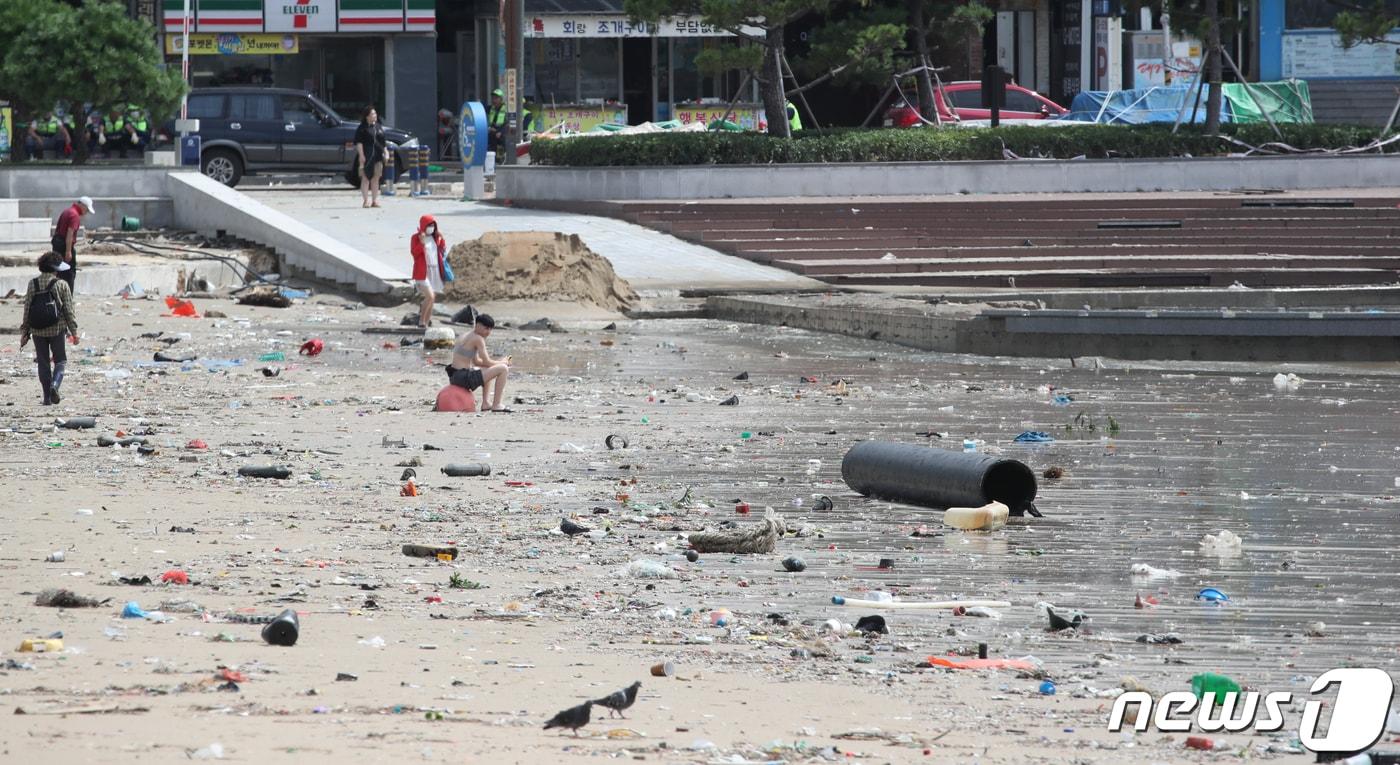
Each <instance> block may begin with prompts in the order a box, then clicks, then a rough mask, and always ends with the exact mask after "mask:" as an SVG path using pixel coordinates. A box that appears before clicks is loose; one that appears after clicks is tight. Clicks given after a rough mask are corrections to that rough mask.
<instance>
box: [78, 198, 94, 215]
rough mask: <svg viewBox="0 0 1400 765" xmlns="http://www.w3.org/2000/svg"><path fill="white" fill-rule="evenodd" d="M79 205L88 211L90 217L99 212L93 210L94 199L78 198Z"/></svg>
mask: <svg viewBox="0 0 1400 765" xmlns="http://www.w3.org/2000/svg"><path fill="white" fill-rule="evenodd" d="M78 204H80V205H82V206H83V208H84V209H86V210H87V211H88V215H91V214H93V213H95V212H97V211H96V210H94V209H92V197H78Z"/></svg>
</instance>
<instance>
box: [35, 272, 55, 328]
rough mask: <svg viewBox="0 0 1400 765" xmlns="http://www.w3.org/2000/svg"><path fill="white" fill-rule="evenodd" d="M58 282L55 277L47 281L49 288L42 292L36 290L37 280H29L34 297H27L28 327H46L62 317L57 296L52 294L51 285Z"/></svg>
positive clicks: (37, 286)
mask: <svg viewBox="0 0 1400 765" xmlns="http://www.w3.org/2000/svg"><path fill="white" fill-rule="evenodd" d="M57 282H58V280H57V279H55V280H54V281H52V282H49V288H48V289H46V290H44V291H43V292H37V291H36V290H37V289H38V288H39V280H38V279H35V280H34V281H32V282H30V285H31V288H30V291H31V292H34V297H32V298H30V299H29V328H30V329H48V328H49V327H52V326H54V325H55V324H57V323H58V321H59V319H61V318H63V314H62V312H60V310H59V307H58V298H57V297H55V296H54V294H53V286H54V284H56V283H57Z"/></svg>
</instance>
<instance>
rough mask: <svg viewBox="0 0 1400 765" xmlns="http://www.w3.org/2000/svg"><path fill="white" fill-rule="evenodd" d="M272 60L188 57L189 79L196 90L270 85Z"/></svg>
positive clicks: (270, 57)
mask: <svg viewBox="0 0 1400 765" xmlns="http://www.w3.org/2000/svg"><path fill="white" fill-rule="evenodd" d="M272 59H273V57H272V56H190V79H191V80H193V82H194V87H196V88H210V87H215V88H216V87H219V86H221V85H271V84H273V80H272Z"/></svg>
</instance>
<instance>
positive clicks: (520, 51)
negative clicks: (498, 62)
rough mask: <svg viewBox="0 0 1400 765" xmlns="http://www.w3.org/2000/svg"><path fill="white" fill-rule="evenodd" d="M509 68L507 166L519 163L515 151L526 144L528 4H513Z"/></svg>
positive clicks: (517, 0)
mask: <svg viewBox="0 0 1400 765" xmlns="http://www.w3.org/2000/svg"><path fill="white" fill-rule="evenodd" d="M510 2H511V11H510V42H511V46H510V47H511V53H512V55H511V56H510V62H509V63H510V68H509V69H507V70H506V108H507V109H509V112H508V113H507V116H506V119H507V127H506V129H507V131H508V133H509V138H508V139H507V141H506V143H507V146H506V164H507V165H514V164H515V163H516V162H518V161H519V160H518V159H517V157H516V154H515V147H517V146H519V145H520V144H522V143H524V142H525V135H524V133H525V119H524V118H525V109H524V107H523V104H524V102H525V94H524V92H523V91H524V90H525V0H510Z"/></svg>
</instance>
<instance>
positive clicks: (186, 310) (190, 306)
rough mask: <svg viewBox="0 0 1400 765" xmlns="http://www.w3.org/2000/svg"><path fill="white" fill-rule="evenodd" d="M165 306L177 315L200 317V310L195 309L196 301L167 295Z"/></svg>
mask: <svg viewBox="0 0 1400 765" xmlns="http://www.w3.org/2000/svg"><path fill="white" fill-rule="evenodd" d="M165 307H166V308H169V309H170V313H171V314H172V315H175V316H187V317H190V318H195V319H197V318H199V311H197V310H195V307H194V303H191V302H190V301H188V300H180V299H179V298H175V297H170V296H169V295H167V296H166V298H165Z"/></svg>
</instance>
